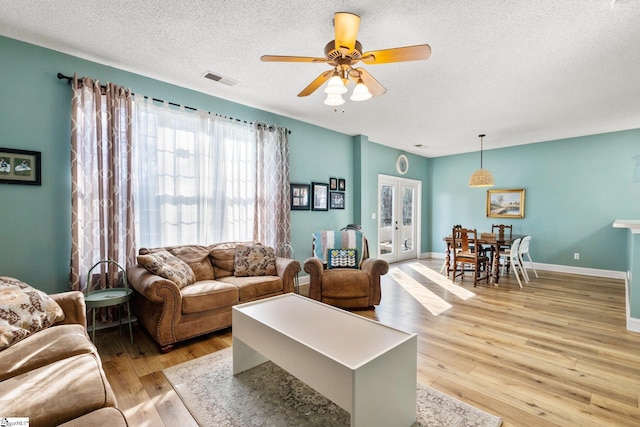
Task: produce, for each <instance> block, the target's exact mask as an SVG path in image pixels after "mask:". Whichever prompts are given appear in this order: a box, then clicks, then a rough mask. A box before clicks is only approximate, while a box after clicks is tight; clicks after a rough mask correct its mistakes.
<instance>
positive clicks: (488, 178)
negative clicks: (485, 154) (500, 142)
mask: <svg viewBox="0 0 640 427" xmlns="http://www.w3.org/2000/svg"><path fill="white" fill-rule="evenodd" d="M478 136H479V137H480V169H478V170H477V171H475V172H474V173H473V174H471V178H469V187H493V186H494V185H496V184H495V182H494V180H493V175H492V174H491V172H489V171H488V170H486V169H483V168H482V151H483V144H482V139H483V138H484V137H485V135H478Z"/></svg>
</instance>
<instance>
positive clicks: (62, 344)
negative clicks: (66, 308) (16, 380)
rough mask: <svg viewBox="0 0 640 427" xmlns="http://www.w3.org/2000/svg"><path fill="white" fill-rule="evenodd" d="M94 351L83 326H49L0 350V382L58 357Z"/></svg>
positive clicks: (55, 360) (63, 357) (58, 358)
mask: <svg viewBox="0 0 640 427" xmlns="http://www.w3.org/2000/svg"><path fill="white" fill-rule="evenodd" d="M95 351H96V348H95V347H94V345H93V344H92V343H91V341H90V340H89V337H87V334H86V332H85V329H84V326H82V325H78V324H73V325H58V326H53V327H51V328H48V329H45V330H43V331H40V332H38V333H37V334H33V335H31V336H29V337H28V338H26V339H24V340H22V341H20V342H18V343H16V344H15V345H12V346H11V347H9V348H7V349H5V350H4V351H2V352H0V381H4V380H6V379H7V378H11V377H15V376H16V375H20V374H23V373H25V372H28V371H30V370H33V369H37V368H40V367H41V366H45V365H48V364H50V363H53V362H57V361H58V360H62V359H66V358H68V357H72V356H76V355H78V354H87V353H94V352H95Z"/></svg>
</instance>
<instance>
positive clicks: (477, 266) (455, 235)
mask: <svg viewBox="0 0 640 427" xmlns="http://www.w3.org/2000/svg"><path fill="white" fill-rule="evenodd" d="M451 234H452V240H453V243H452V246H453V249H454V250H453V271H452V273H451V281H452V282H454V283H455V281H456V277H458V276H461V277H462V278H461V280H464V267H465V265H466V264H473V286H474V287H475V286H476V285H477V284H478V280H480V279H486V281H487V283H489V275H490V269H489V257H488V256H486V255H483V254H482V253H481V252H480V251H477V250H472V249H471V247H472V246H473V247H474V248H478V247H479V246H478V233H477V232H476V230H475V229H467V228H455V227H454V228H453V231H452V233H451ZM458 264H462V269H461V270H460V273H459V274H458ZM481 267H482V268H481ZM482 271H484V276H481V275H480V274H481V272H482Z"/></svg>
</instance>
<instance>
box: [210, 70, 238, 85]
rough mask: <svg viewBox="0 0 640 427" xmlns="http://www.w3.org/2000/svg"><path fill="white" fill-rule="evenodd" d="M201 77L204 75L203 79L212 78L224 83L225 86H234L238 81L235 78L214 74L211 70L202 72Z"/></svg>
mask: <svg viewBox="0 0 640 427" xmlns="http://www.w3.org/2000/svg"><path fill="white" fill-rule="evenodd" d="M202 77H204V78H205V79H209V80H213V81H214V82H218V83H222V84H225V85H227V86H235V85H237V84H238V83H240V82H239V81H237V80H233V79H230V78H229V77H225V76H222V75H220V74H216V73H214V72H213V71H207V72H206V73H204V74H203V76H202Z"/></svg>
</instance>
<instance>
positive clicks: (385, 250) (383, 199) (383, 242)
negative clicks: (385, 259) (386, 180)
mask: <svg viewBox="0 0 640 427" xmlns="http://www.w3.org/2000/svg"><path fill="white" fill-rule="evenodd" d="M379 224H380V229H379V230H378V236H379V239H378V240H379V241H380V253H381V254H390V253H392V252H393V235H394V227H393V186H392V185H384V184H383V185H382V186H380V220H379Z"/></svg>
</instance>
